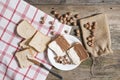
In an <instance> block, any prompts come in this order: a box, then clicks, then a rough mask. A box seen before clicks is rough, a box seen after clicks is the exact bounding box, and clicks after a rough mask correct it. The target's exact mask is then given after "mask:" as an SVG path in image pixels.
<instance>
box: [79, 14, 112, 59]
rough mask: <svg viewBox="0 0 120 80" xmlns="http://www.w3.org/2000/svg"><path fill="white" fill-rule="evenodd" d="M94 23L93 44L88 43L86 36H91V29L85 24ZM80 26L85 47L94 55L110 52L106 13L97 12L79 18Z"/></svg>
mask: <svg viewBox="0 0 120 80" xmlns="http://www.w3.org/2000/svg"><path fill="white" fill-rule="evenodd" d="M93 23H95V27H94V28H95V29H94V30H93V31H94V33H92V35H93V36H94V40H93V41H92V43H93V46H89V45H88V36H91V31H90V30H89V29H87V28H86V26H85V24H89V25H91V26H92V25H93ZM80 27H81V31H82V39H83V43H84V46H85V48H86V49H87V50H88V52H89V53H91V54H92V55H93V56H94V57H98V56H100V55H106V54H109V53H112V49H111V37H110V30H109V25H108V23H107V17H106V14H98V15H94V16H90V17H86V18H83V19H81V20H80Z"/></svg>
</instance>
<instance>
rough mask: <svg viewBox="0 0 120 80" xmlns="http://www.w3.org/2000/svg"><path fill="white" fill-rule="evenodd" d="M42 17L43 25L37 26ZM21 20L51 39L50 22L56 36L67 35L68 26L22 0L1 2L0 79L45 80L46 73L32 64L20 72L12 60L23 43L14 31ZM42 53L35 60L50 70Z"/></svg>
mask: <svg viewBox="0 0 120 80" xmlns="http://www.w3.org/2000/svg"><path fill="white" fill-rule="evenodd" d="M43 16H44V17H45V23H44V24H40V23H39V21H40V18H41V17H43ZM21 19H26V20H28V21H29V22H30V23H31V24H32V25H33V26H34V27H35V28H36V29H38V30H40V31H41V32H42V33H44V34H45V35H48V36H51V35H50V32H51V30H50V29H49V28H50V24H49V23H48V22H49V21H54V26H55V32H56V33H57V34H65V33H64V30H67V31H68V34H69V32H70V30H71V27H70V26H67V25H64V24H61V23H59V22H58V21H57V20H55V19H54V18H52V17H50V16H49V15H47V14H46V13H44V12H42V11H41V10H38V9H37V8H35V7H33V6H31V5H30V4H28V3H26V2H24V1H22V0H0V80H45V79H46V77H47V75H48V73H49V72H48V71H46V70H45V69H43V68H40V67H37V66H35V65H33V66H30V67H28V68H25V69H21V68H19V66H18V63H17V61H16V59H15V56H14V53H15V52H16V51H17V50H18V49H19V47H18V43H19V42H20V41H21V40H22V38H20V37H19V36H17V35H16V34H15V28H16V24H17V23H18V22H19V21H20V20H21ZM44 54H47V53H44ZM44 54H43V53H41V54H38V55H36V56H35V58H36V59H38V60H39V61H40V62H41V63H43V64H45V65H46V67H48V68H49V69H51V65H50V64H49V63H48V62H47V59H46V56H44Z"/></svg>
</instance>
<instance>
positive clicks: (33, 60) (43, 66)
mask: <svg viewBox="0 0 120 80" xmlns="http://www.w3.org/2000/svg"><path fill="white" fill-rule="evenodd" d="M27 59H28V60H29V61H31V62H33V63H34V64H35V65H37V66H40V67H42V68H44V69H46V70H47V71H49V72H50V73H51V74H52V75H54V76H56V77H57V78H59V79H60V80H63V77H62V76H61V75H59V74H57V73H55V72H53V71H52V70H50V69H49V68H47V67H46V66H45V65H44V64H42V63H40V62H39V61H37V60H36V59H35V58H31V57H30V56H27Z"/></svg>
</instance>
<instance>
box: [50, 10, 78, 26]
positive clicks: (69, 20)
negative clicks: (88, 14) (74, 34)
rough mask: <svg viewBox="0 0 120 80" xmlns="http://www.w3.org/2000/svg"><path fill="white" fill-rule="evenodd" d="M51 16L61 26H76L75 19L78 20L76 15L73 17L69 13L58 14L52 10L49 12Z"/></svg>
mask: <svg viewBox="0 0 120 80" xmlns="http://www.w3.org/2000/svg"><path fill="white" fill-rule="evenodd" d="M51 14H52V15H54V17H55V18H56V19H58V20H59V21H60V22H61V23H63V24H67V25H72V26H77V19H79V15H78V14H75V15H73V16H72V14H71V12H66V13H65V14H59V13H57V12H56V11H54V10H53V11H51Z"/></svg>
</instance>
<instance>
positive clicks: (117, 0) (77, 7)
mask: <svg viewBox="0 0 120 80" xmlns="http://www.w3.org/2000/svg"><path fill="white" fill-rule="evenodd" d="M27 1H28V2H29V3H30V4H32V5H34V6H36V7H38V8H39V9H41V10H43V11H44V12H46V13H47V14H49V15H51V14H50V12H51V10H52V9H53V8H54V10H56V11H58V12H59V13H61V14H62V13H65V12H66V11H70V12H72V13H73V14H76V13H77V14H80V17H81V18H83V17H86V16H89V15H92V14H95V13H106V14H107V15H108V21H109V26H110V32H111V38H112V49H113V51H114V53H113V54H110V55H107V56H104V57H98V58H95V66H94V75H91V73H90V69H91V65H92V59H91V58H89V59H88V60H87V61H85V62H83V63H82V64H81V65H80V66H79V67H77V68H76V69H74V70H71V71H60V70H57V69H55V68H52V70H53V71H55V72H57V73H58V74H60V75H62V76H63V77H64V80H120V0H114V1H113V0H86V1H85V0H27ZM73 2H74V3H73ZM51 16H52V15H51ZM76 28H78V27H76ZM71 34H73V32H71ZM47 80H58V79H57V78H56V77H54V76H53V75H51V74H49V75H48V77H47Z"/></svg>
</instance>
